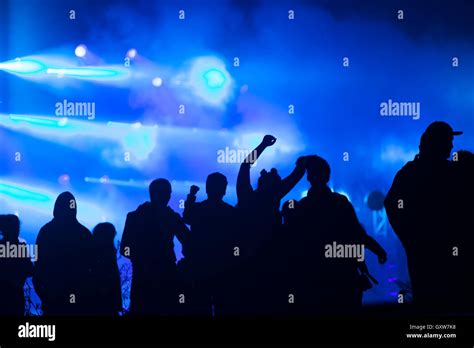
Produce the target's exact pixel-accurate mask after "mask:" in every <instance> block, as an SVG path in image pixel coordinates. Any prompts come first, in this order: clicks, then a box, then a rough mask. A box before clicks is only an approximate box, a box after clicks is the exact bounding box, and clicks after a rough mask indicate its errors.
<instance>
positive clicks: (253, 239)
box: [237, 135, 304, 315]
mask: <svg viewBox="0 0 474 348" xmlns="http://www.w3.org/2000/svg"><path fill="white" fill-rule="evenodd" d="M275 141H276V138H275V137H273V136H271V135H266V136H265V137H264V138H263V140H262V142H261V143H260V144H259V145H258V146H257V147H256V148H255V149H254V150H253V151H252V152H251V153H250V154H249V156H248V157H247V158H246V159H245V161H244V162H243V163H242V164H241V165H240V170H239V174H238V176H237V199H238V203H237V213H238V215H239V232H238V238H237V239H238V244H239V247H240V250H241V258H240V260H242V261H240V263H241V266H240V267H239V273H240V276H239V277H238V278H239V279H240V280H239V282H240V284H241V288H240V289H239V292H240V295H241V297H242V298H243V300H242V304H241V306H240V310H241V311H242V313H240V314H244V315H245V314H270V313H272V312H276V311H279V308H278V307H279V304H282V303H284V301H285V299H284V298H282V297H281V296H280V295H281V294H280V291H279V290H278V289H277V288H276V287H278V286H277V284H278V282H279V278H280V277H281V269H280V267H278V266H277V264H276V261H278V260H279V259H280V258H281V255H280V253H279V250H278V245H279V244H280V243H279V241H280V239H281V235H280V234H281V224H282V220H281V214H280V202H281V199H282V198H283V197H284V196H285V195H286V194H287V193H288V192H290V191H291V189H292V188H293V187H294V186H295V185H296V184H297V183H298V181H299V180H300V179H301V178H302V177H303V175H304V165H303V158H299V159H298V161H297V163H296V167H295V169H294V170H293V171H292V173H291V174H290V175H288V176H287V177H286V178H285V179H283V180H282V179H281V177H280V176H279V175H278V172H277V170H276V169H275V168H272V169H271V170H270V172H267V171H266V170H262V171H261V172H260V177H259V179H258V186H257V189H256V190H254V189H253V188H252V185H251V183H250V167H251V166H252V164H254V163H255V162H256V161H257V159H258V158H259V157H260V155H261V154H262V153H263V151H264V150H265V149H266V148H267V147H269V146H272V145H273V144H274V143H275Z"/></svg>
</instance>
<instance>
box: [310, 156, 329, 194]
mask: <svg viewBox="0 0 474 348" xmlns="http://www.w3.org/2000/svg"><path fill="white" fill-rule="evenodd" d="M306 173H307V175H306V178H307V179H308V181H309V183H310V184H311V186H312V187H316V188H318V187H323V186H326V185H327V183H328V182H329V178H330V176H331V168H330V167H329V164H328V162H326V160H325V159H324V158H322V157H319V156H316V155H312V156H307V157H306Z"/></svg>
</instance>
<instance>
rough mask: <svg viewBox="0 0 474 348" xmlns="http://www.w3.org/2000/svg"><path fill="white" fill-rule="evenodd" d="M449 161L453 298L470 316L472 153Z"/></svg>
mask: <svg viewBox="0 0 474 348" xmlns="http://www.w3.org/2000/svg"><path fill="white" fill-rule="evenodd" d="M457 157H458V158H457V161H456V160H455V159H456V158H453V163H454V167H455V170H456V184H457V185H456V200H457V203H456V207H457V209H458V210H457V211H456V212H455V214H456V219H455V221H453V223H457V226H458V227H457V228H456V229H457V230H458V231H459V232H458V233H457V234H458V238H459V243H458V249H459V255H458V257H457V259H458V262H457V263H458V264H457V265H456V268H455V269H453V271H454V272H456V277H457V279H458V280H459V283H458V284H459V293H457V296H456V298H457V299H458V300H457V303H458V309H459V307H461V310H463V311H465V312H468V313H473V312H474V298H473V296H472V294H473V293H474V282H473V281H472V267H474V232H473V231H474V214H473V213H474V204H473V197H474V154H473V153H472V152H470V151H466V150H461V151H458V153H457Z"/></svg>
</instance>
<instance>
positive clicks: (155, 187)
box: [120, 179, 189, 315]
mask: <svg viewBox="0 0 474 348" xmlns="http://www.w3.org/2000/svg"><path fill="white" fill-rule="evenodd" d="M149 193H150V202H145V203H143V204H142V205H140V206H139V207H138V208H137V209H136V210H135V211H133V212H130V213H128V215H127V220H126V222H125V228H124V231H123V236H122V241H121V245H120V253H121V254H122V255H123V256H124V257H127V258H129V259H130V260H131V262H132V267H133V279H132V289H131V295H130V313H131V314H132V315H175V314H176V313H177V310H178V307H177V306H178V305H179V304H180V302H179V300H180V298H179V297H180V296H179V294H178V293H177V288H176V255H175V252H174V242H173V239H174V237H175V236H176V237H177V238H178V240H179V241H180V242H181V244H183V254H184V255H186V245H187V242H188V239H189V230H188V228H187V227H186V225H185V224H184V222H183V220H182V218H181V216H180V215H179V214H178V213H176V212H174V211H173V210H172V209H171V208H170V207H169V206H168V202H169V200H170V198H171V184H170V183H169V181H168V180H166V179H156V180H154V181H152V182H151V184H150V187H149ZM184 300H185V298H184Z"/></svg>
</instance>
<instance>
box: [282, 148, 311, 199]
mask: <svg viewBox="0 0 474 348" xmlns="http://www.w3.org/2000/svg"><path fill="white" fill-rule="evenodd" d="M305 160H306V157H305V156H302V157H300V158H298V160H297V161H296V166H295V169H293V171H292V172H291V173H290V175H288V176H287V177H286V178H284V179H283V180H282V183H281V191H280V199H282V198H283V197H285V196H286V195H287V194H288V193H289V192H290V191H291V190H292V189H293V187H295V186H296V184H297V183H298V182H299V181H300V180H301V178H302V177H303V176H304V173H305Z"/></svg>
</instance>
